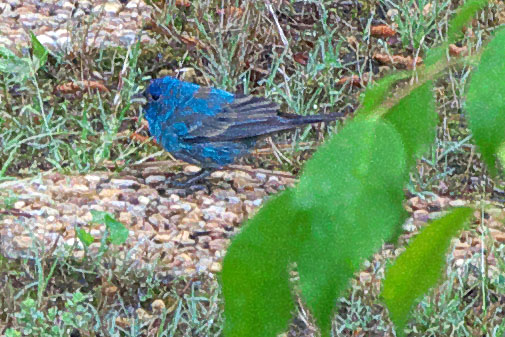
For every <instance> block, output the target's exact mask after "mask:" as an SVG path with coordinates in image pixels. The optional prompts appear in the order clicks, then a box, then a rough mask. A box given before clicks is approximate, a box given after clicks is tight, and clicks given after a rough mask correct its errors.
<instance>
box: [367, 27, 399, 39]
mask: <svg viewBox="0 0 505 337" xmlns="http://www.w3.org/2000/svg"><path fill="white" fill-rule="evenodd" d="M370 35H372V36H374V37H381V38H387V37H391V36H394V35H396V30H394V29H393V28H391V27H389V26H388V25H377V26H372V28H371V29H370Z"/></svg>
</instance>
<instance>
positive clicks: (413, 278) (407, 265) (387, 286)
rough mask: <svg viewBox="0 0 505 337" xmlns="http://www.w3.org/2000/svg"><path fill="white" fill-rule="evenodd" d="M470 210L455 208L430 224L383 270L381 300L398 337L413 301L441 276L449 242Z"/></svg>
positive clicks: (463, 222) (464, 221) (467, 217)
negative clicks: (385, 306)
mask: <svg viewBox="0 0 505 337" xmlns="http://www.w3.org/2000/svg"><path fill="white" fill-rule="evenodd" d="M472 211H473V210H472V209H471V208H456V209H454V210H453V211H452V212H451V213H449V214H447V215H446V216H444V217H443V218H441V219H438V220H435V221H433V222H432V223H431V224H430V225H428V227H426V228H425V229H424V230H423V231H422V232H421V234H419V235H418V236H417V237H416V238H415V239H414V240H413V241H412V243H411V244H410V246H409V247H408V248H407V250H406V251H405V252H404V253H403V254H402V255H400V256H399V257H398V259H397V260H396V262H395V264H394V265H392V266H391V267H390V268H388V270H387V271H386V279H385V280H384V289H383V291H382V297H383V298H384V302H385V303H386V305H387V307H388V309H389V314H390V316H391V320H392V321H393V322H394V323H395V325H396V332H397V335H398V336H403V335H404V332H403V329H404V328H405V324H406V322H407V319H408V315H409V311H410V310H411V308H412V307H413V306H414V304H415V303H416V301H417V300H418V299H419V298H420V297H421V296H422V295H424V294H425V293H426V292H427V291H428V290H429V289H430V288H431V287H433V286H435V285H436V283H437V281H438V280H439V278H440V276H441V275H442V271H443V267H444V266H445V255H446V254H447V248H448V247H449V244H450V243H451V239H452V238H453V237H454V235H456V234H457V233H458V231H459V230H460V229H461V228H462V227H463V225H464V224H465V223H466V222H467V221H468V220H469V218H470V216H471V215H472Z"/></svg>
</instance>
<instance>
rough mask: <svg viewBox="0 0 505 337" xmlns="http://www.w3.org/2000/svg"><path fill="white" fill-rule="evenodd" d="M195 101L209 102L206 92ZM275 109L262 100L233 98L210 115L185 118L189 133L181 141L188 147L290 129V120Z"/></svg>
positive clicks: (209, 95)
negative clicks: (192, 144) (194, 144)
mask: <svg viewBox="0 0 505 337" xmlns="http://www.w3.org/2000/svg"><path fill="white" fill-rule="evenodd" d="M195 97H196V98H203V99H205V98H207V99H211V100H212V92H210V89H208V90H205V89H204V88H201V89H200V90H199V91H198V92H197V93H195ZM278 110H279V106H278V105H277V104H276V103H273V102H271V101H269V100H267V99H265V98H261V97H255V96H247V95H240V94H236V95H235V97H234V99H233V101H232V102H230V103H227V104H223V105H222V106H221V109H219V112H217V113H216V114H214V115H202V114H198V115H193V116H189V115H188V116H187V117H188V118H187V119H191V120H187V123H186V124H187V125H192V126H193V127H192V128H190V129H189V132H188V134H187V135H185V136H184V137H183V139H184V141H186V142H189V143H204V142H219V141H233V140H239V139H246V138H254V137H258V136H262V135H266V134H270V133H274V132H278V131H282V130H287V129H291V128H293V127H294V125H293V123H291V122H290V121H292V120H291V119H286V118H283V117H282V115H280V114H278V113H277V112H278Z"/></svg>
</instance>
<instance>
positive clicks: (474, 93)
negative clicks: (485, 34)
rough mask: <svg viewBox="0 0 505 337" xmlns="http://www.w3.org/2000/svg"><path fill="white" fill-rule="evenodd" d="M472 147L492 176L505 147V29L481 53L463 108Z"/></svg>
mask: <svg viewBox="0 0 505 337" xmlns="http://www.w3.org/2000/svg"><path fill="white" fill-rule="evenodd" d="M465 108H466V111H467V112H468V114H467V115H468V116H467V118H468V123H469V126H470V130H471V131H472V134H473V138H474V139H475V143H476V144H477V145H478V146H479V149H480V152H481V153H482V158H483V159H484V160H485V162H486V164H487V165H488V168H489V170H490V171H491V173H493V174H496V155H497V153H498V152H499V149H500V147H501V146H503V145H504V143H505V29H503V28H502V29H500V30H499V31H498V32H497V33H496V35H495V36H494V38H493V39H492V40H491V42H489V44H488V45H487V47H486V49H485V50H484V52H483V53H482V57H481V60H480V64H479V66H478V68H477V69H476V70H475V71H474V72H473V74H472V77H471V79H470V84H469V88H468V95H467V99H466V105H465Z"/></svg>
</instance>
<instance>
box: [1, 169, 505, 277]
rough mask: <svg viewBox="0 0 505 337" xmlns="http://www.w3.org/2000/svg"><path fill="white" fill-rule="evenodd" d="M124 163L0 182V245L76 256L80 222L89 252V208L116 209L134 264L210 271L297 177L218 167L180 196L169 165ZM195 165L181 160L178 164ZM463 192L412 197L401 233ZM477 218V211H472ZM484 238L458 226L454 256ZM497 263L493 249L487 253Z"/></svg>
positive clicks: (493, 230) (498, 210)
mask: <svg viewBox="0 0 505 337" xmlns="http://www.w3.org/2000/svg"><path fill="white" fill-rule="evenodd" d="M152 164H153V165H155V166H148V167H144V168H142V169H141V170H138V169H137V170H133V169H127V170H126V171H124V172H122V173H121V175H117V174H109V173H106V172H97V173H91V174H87V175H82V176H65V175H62V174H59V173H47V174H44V175H43V176H41V177H36V178H30V179H23V180H18V181H12V182H4V183H2V184H0V199H2V200H4V202H5V200H7V199H8V198H10V200H11V207H9V208H7V209H3V210H0V213H1V214H0V253H2V254H3V255H4V256H7V257H10V258H16V257H20V256H28V257H29V256H33V255H34V254H35V252H37V251H39V254H40V253H41V252H43V251H45V252H48V251H49V252H51V253H54V252H56V253H57V252H58V250H59V249H62V250H65V249H69V247H71V246H74V247H73V250H72V252H73V254H74V255H75V256H76V257H77V258H79V257H82V256H83V254H84V251H83V247H82V245H81V243H80V241H79V240H78V239H76V229H78V228H83V229H85V230H86V231H87V232H89V233H90V234H91V235H92V236H93V237H94V239H95V242H94V243H92V244H91V246H90V253H91V254H96V253H98V250H99V247H100V239H101V237H102V234H103V233H104V231H105V226H104V225H100V224H95V223H92V222H91V220H92V215H91V210H97V211H106V212H110V213H111V214H113V215H114V217H115V218H116V219H117V220H119V221H121V222H122V223H123V224H125V225H126V227H127V228H128V229H129V231H130V235H129V237H128V240H127V242H126V243H125V244H124V245H121V246H119V247H118V249H119V250H120V251H121V252H122V253H121V254H122V255H123V256H126V259H127V260H129V262H133V264H137V265H139V266H142V265H145V264H149V263H152V262H153V261H155V260H159V262H160V264H162V265H163V266H164V267H167V268H168V269H169V270H171V273H173V276H181V275H185V276H195V275H197V274H202V273H203V274H207V275H210V276H212V275H213V274H214V273H216V272H219V271H220V270H221V261H222V257H223V256H224V253H225V250H226V248H227V246H228V244H229V240H230V238H231V237H232V236H233V235H235V234H236V233H237V232H238V230H239V228H240V226H241V224H243V222H244V221H245V220H246V219H247V218H249V217H251V216H252V215H253V214H254V213H255V212H256V210H257V209H258V208H259V207H260V206H261V205H262V204H263V202H264V200H265V199H267V198H268V196H269V195H271V194H275V193H278V192H279V191H280V190H282V189H284V188H285V187H286V186H289V185H292V184H293V183H294V182H295V180H294V179H291V178H287V177H284V176H283V175H282V174H280V173H277V172H276V173H273V172H272V173H271V174H269V173H268V172H267V171H264V170H254V169H252V168H250V167H243V169H244V170H246V171H248V172H244V171H240V170H234V171H219V172H215V173H214V174H213V175H212V176H211V178H210V179H209V183H210V187H211V190H210V193H209V192H208V191H198V192H195V193H193V194H190V195H188V196H186V197H181V196H179V195H178V194H175V193H173V191H170V190H167V188H166V185H165V184H164V181H165V179H166V176H167V175H168V174H169V173H168V172H170V171H171V170H170V169H169V168H167V167H160V166H158V164H159V163H152ZM196 169H197V168H196V167H194V166H191V165H189V166H186V167H185V168H184V172H186V173H190V172H193V171H195V170H196ZM465 203H466V202H464V201H462V200H450V199H448V198H434V199H433V200H431V201H429V202H428V201H424V200H421V199H419V198H418V197H415V198H411V199H410V200H409V201H408V202H407V204H406V208H407V210H408V211H409V212H410V213H411V215H412V216H411V217H410V218H409V219H408V221H407V222H406V223H405V225H404V229H405V233H406V234H404V235H403V238H402V239H403V240H407V239H409V238H410V237H411V236H413V235H414V234H415V233H417V232H418V231H419V229H420V228H421V227H422V226H423V225H424V224H425V223H426V222H427V221H429V220H430V219H435V218H437V217H439V216H440V215H441V214H442V212H443V211H444V210H445V209H447V208H450V207H457V206H462V205H464V204H465ZM476 218H477V219H479V218H480V217H479V216H477V217H476ZM503 219H505V212H504V211H503V209H502V207H496V206H493V207H491V208H490V209H489V210H488V215H487V219H486V220H485V221H486V228H487V229H486V230H487V231H488V233H489V235H488V236H487V237H486V240H488V239H489V240H492V241H489V242H486V243H485V246H486V247H490V245H491V246H492V245H493V244H504V243H505V233H504V232H503V225H502V222H501V221H503ZM477 221H478V220H477ZM481 247H482V240H481V238H480V237H479V236H475V234H469V232H468V233H464V234H463V235H462V236H461V237H460V239H459V240H455V246H454V252H453V256H454V258H455V262H456V264H460V265H461V264H463V262H464V260H465V259H467V258H468V257H469V256H471V255H473V254H474V253H478V252H480V251H481V249H482V248H481ZM488 260H489V264H490V266H495V265H496V261H495V258H494V255H493V253H492V252H491V253H490V254H489V255H488ZM490 268H491V269H492V267H490Z"/></svg>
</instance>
